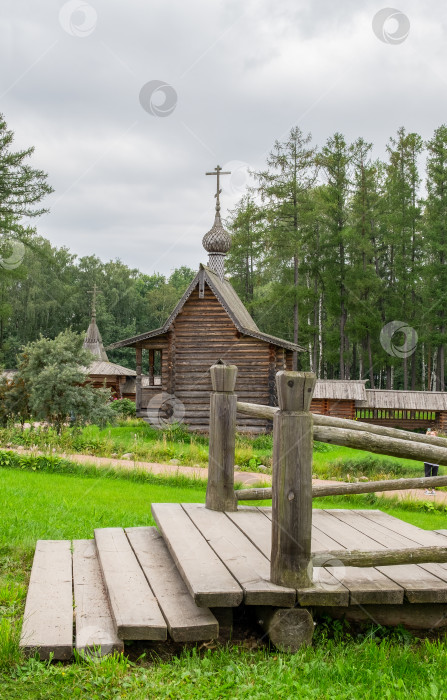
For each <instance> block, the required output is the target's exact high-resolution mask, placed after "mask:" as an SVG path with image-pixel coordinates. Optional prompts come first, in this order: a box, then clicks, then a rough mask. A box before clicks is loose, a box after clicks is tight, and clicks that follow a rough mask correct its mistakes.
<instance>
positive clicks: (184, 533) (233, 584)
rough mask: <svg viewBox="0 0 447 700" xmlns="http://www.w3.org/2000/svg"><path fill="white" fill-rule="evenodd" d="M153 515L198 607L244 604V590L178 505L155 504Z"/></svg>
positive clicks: (224, 606)
mask: <svg viewBox="0 0 447 700" xmlns="http://www.w3.org/2000/svg"><path fill="white" fill-rule="evenodd" d="M152 515H153V517H154V519H155V522H156V523H157V525H158V528H159V530H160V532H161V534H162V535H163V538H164V541H165V542H166V545H167V547H168V549H169V551H170V553H171V556H172V558H173V559H174V562H175V564H176V566H177V568H178V570H179V572H180V574H181V576H182V578H183V580H184V582H185V583H186V586H187V588H188V590H189V592H190V594H191V595H192V597H193V598H194V600H195V602H196V604H197V605H199V606H200V607H216V608H232V607H236V606H237V605H239V604H240V603H242V600H243V597H244V594H243V591H242V588H241V587H240V586H239V584H238V583H237V581H236V580H235V579H234V578H233V576H232V575H231V574H230V572H229V571H228V569H227V568H226V566H225V565H224V564H222V562H221V561H220V559H219V557H218V556H217V554H216V553H215V552H214V550H213V549H212V548H211V547H210V546H209V544H208V542H207V541H206V540H205V538H204V537H203V536H202V534H201V533H200V532H199V530H198V529H197V528H196V526H195V525H194V523H193V522H192V520H191V519H190V518H189V517H188V515H187V514H186V513H185V511H184V510H183V508H182V506H181V505H180V504H179V503H153V504H152Z"/></svg>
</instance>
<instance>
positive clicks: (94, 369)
mask: <svg viewBox="0 0 447 700" xmlns="http://www.w3.org/2000/svg"><path fill="white" fill-rule="evenodd" d="M83 347H84V349H85V350H89V351H90V352H91V353H92V355H94V356H95V358H97V359H95V360H94V361H93V362H92V363H91V365H89V366H88V368H87V369H86V372H87V374H89V375H95V376H98V375H99V376H101V377H135V376H136V374H137V373H136V372H135V370H133V369H128V368H127V367H122V366H121V365H116V364H115V363H114V362H109V358H108V357H107V353H106V351H105V349H104V345H103V342H102V338H101V333H100V332H99V328H98V326H97V325H96V314H95V312H93V314H92V320H91V321H90V325H89V327H88V329H87V333H86V334H85V339H84V343H83Z"/></svg>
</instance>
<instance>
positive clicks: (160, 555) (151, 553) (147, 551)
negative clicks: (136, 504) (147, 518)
mask: <svg viewBox="0 0 447 700" xmlns="http://www.w3.org/2000/svg"><path fill="white" fill-rule="evenodd" d="M125 532H126V535H127V537H128V539H129V542H130V544H131V547H132V549H133V551H134V553H135V556H136V557H137V559H138V561H139V563H140V566H141V568H142V569H143V571H144V574H145V576H146V578H147V580H148V582H149V584H150V587H151V589H152V590H153V592H154V594H155V596H156V598H157V601H158V604H159V606H160V608H161V611H162V613H163V615H164V618H165V620H166V624H167V625H168V631H169V634H170V635H171V637H172V639H173V640H174V642H199V641H206V640H210V639H217V637H218V636H219V625H218V622H217V620H216V618H215V617H214V615H213V614H212V612H211V611H210V610H209V609H208V608H199V607H198V606H197V605H196V604H195V602H194V600H193V599H192V597H191V595H190V593H189V591H188V589H187V588H186V584H185V582H184V581H183V579H182V577H181V576H180V574H179V572H178V570H177V567H176V566H175V564H174V560H173V559H172V557H171V555H170V554H169V551H168V548H167V546H166V544H165V542H164V540H163V537H162V536H161V534H160V533H159V532H158V530H157V529H156V528H155V527H130V528H126V530H125Z"/></svg>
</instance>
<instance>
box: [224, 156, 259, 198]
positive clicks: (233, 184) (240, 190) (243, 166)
mask: <svg viewBox="0 0 447 700" xmlns="http://www.w3.org/2000/svg"><path fill="white" fill-rule="evenodd" d="M222 170H226V171H228V172H230V173H231V175H230V177H225V178H223V180H222V189H223V191H224V192H225V194H229V195H232V194H244V193H245V192H246V191H247V189H248V188H249V187H250V184H251V182H252V179H253V178H252V176H251V175H250V166H249V164H248V163H244V162H243V161H241V160H230V161H229V162H228V163H225V165H224V166H223V168H222Z"/></svg>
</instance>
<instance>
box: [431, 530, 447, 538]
mask: <svg viewBox="0 0 447 700" xmlns="http://www.w3.org/2000/svg"><path fill="white" fill-rule="evenodd" d="M434 532H436V534H437V535H442V536H443V537H447V530H434Z"/></svg>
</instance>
